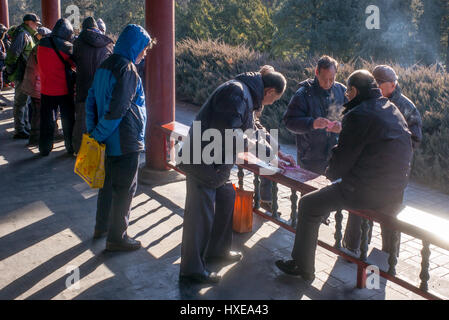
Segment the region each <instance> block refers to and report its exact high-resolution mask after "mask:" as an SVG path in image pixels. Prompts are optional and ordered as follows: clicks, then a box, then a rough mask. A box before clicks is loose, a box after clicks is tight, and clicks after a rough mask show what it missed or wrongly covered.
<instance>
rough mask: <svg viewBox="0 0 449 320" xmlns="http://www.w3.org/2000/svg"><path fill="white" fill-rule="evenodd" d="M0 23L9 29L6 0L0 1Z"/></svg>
mask: <svg viewBox="0 0 449 320" xmlns="http://www.w3.org/2000/svg"><path fill="white" fill-rule="evenodd" d="M0 23H2V24H3V25H5V26H6V27H7V28H9V10H8V0H0Z"/></svg>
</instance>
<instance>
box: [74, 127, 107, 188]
mask: <svg viewBox="0 0 449 320" xmlns="http://www.w3.org/2000/svg"><path fill="white" fill-rule="evenodd" d="M105 150H106V146H105V145H104V144H101V143H98V141H96V140H95V139H93V138H91V137H89V135H88V134H83V141H82V142H81V148H80V150H79V152H78V156H77V157H76V162H75V173H76V174H77V175H79V176H80V177H81V178H82V179H83V180H84V181H86V182H87V184H88V185H89V186H90V187H91V188H92V189H96V188H103V184H104V176H105V171H104V156H105Z"/></svg>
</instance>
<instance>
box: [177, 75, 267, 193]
mask: <svg viewBox="0 0 449 320" xmlns="http://www.w3.org/2000/svg"><path fill="white" fill-rule="evenodd" d="M263 97H264V85H263V81H262V76H261V75H260V73H258V72H249V73H245V74H241V75H239V76H237V77H236V78H235V79H234V80H230V81H228V82H225V83H224V84H222V85H220V86H219V87H218V88H217V89H216V90H215V91H214V92H213V93H212V94H211V95H210V96H209V98H208V99H207V101H206V102H205V103H204V105H203V106H202V107H201V109H200V111H199V113H198V115H197V116H196V118H195V121H201V135H202V134H203V132H204V131H205V130H207V129H212V128H213V129H217V130H218V131H220V133H221V136H222V138H223V152H222V154H223V161H222V163H221V164H215V163H214V164H204V163H203V161H202V159H201V164H194V163H193V160H194V159H193V157H194V154H193V153H194V150H193V148H194V147H193V144H194V142H193V139H194V133H193V126H192V127H191V128H190V131H189V136H190V164H181V165H179V167H180V169H182V170H184V171H185V172H186V173H187V174H190V175H192V176H193V177H194V178H196V179H197V180H198V181H199V182H201V183H202V184H204V185H206V186H208V187H210V188H218V187H220V186H221V185H223V184H224V183H225V182H226V181H227V180H228V179H229V174H230V171H231V169H232V167H233V164H226V163H225V160H226V159H225V152H224V147H225V143H224V139H225V135H224V132H225V130H226V129H241V130H242V131H245V130H247V129H250V128H254V119H253V112H254V111H255V110H260V108H261V107H262V100H263ZM209 143H210V142H203V143H202V144H201V153H202V150H203V148H204V147H205V146H206V145H208V144H209ZM232 157H233V161H234V163H235V159H236V154H233V155H232Z"/></svg>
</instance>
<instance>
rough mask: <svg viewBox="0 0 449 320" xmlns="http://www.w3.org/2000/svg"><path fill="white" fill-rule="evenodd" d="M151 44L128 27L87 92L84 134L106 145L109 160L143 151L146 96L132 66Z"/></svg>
mask: <svg viewBox="0 0 449 320" xmlns="http://www.w3.org/2000/svg"><path fill="white" fill-rule="evenodd" d="M150 41H151V38H150V36H149V35H148V33H147V32H146V31H145V29H143V28H142V27H140V26H138V25H128V26H127V27H126V28H125V29H124V30H123V32H122V33H121V34H120V37H119V39H118V40H117V44H116V46H115V48H114V53H113V54H112V55H111V56H110V57H109V58H107V59H106V60H105V61H104V62H103V63H102V64H101V65H100V67H99V68H98V70H97V71H96V73H95V77H94V80H93V84H92V87H91V88H90V89H89V93H88V96H87V100H86V126H87V131H88V132H89V133H90V134H91V135H92V137H93V138H94V139H95V140H97V141H99V142H102V143H105V144H106V154H107V155H108V156H120V155H124V154H127V153H131V152H139V151H143V150H144V149H145V125H146V108H145V93H144V89H143V86H142V80H141V79H140V77H139V74H138V72H137V69H136V66H135V64H134V63H135V62H136V58H137V56H138V55H139V53H140V52H142V50H143V49H144V48H145V47H146V46H147V45H148V44H149V43H150Z"/></svg>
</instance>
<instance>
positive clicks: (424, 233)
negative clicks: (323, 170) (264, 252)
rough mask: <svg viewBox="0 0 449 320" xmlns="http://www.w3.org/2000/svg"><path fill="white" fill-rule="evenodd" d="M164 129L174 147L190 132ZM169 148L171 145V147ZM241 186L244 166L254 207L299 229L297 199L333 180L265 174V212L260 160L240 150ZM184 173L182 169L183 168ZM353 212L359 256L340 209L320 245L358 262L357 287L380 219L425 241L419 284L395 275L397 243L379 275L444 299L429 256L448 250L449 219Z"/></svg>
mask: <svg viewBox="0 0 449 320" xmlns="http://www.w3.org/2000/svg"><path fill="white" fill-rule="evenodd" d="M160 129H161V130H162V132H163V133H164V134H165V135H166V137H167V138H168V139H171V140H172V141H170V142H169V144H168V145H170V147H173V144H174V143H176V141H178V140H179V138H180V137H181V138H185V137H187V135H188V132H189V129H190V128H189V127H188V126H186V125H183V124H181V123H178V122H171V123H167V124H164V125H162V126H161V127H160ZM169 149H170V148H169ZM238 157H239V164H238V167H239V172H238V178H239V187H240V188H243V178H244V172H243V170H248V171H251V172H253V173H254V177H255V178H254V185H255V188H254V189H255V195H254V208H253V212H254V213H256V214H258V215H259V216H261V217H263V218H265V219H267V220H269V221H272V222H274V223H276V224H278V225H279V226H281V227H283V228H285V229H286V230H289V231H291V232H293V233H295V232H296V223H297V202H298V195H297V192H299V193H300V195H304V194H307V193H309V192H312V191H315V190H318V189H321V188H323V187H325V186H327V185H329V184H330V181H329V180H327V179H326V177H324V176H320V175H318V174H315V173H313V172H310V171H307V170H304V169H299V168H298V169H295V170H287V171H286V172H285V173H275V174H273V175H268V176H263V177H264V178H266V179H269V180H271V181H272V182H273V184H272V185H273V187H272V195H273V199H272V208H271V212H263V211H261V210H260V194H259V186H260V170H261V167H260V166H258V165H257V164H254V163H251V162H250V161H248V159H249V157H250V156H249V155H248V154H239V156H238ZM167 167H169V168H172V169H175V170H177V171H179V172H181V171H180V170H179V169H178V168H176V166H175V164H174V163H171V162H170V161H167ZM181 173H182V172H181ZM278 184H281V185H284V186H286V187H288V188H290V189H291V191H292V195H291V197H290V200H291V202H292V204H291V210H292V213H291V219H290V221H289V222H287V221H283V220H281V219H280V217H279V214H278V211H277V210H278V206H277V191H278V188H277V185H278ZM349 212H350V213H352V214H356V215H358V216H361V217H362V218H363V219H362V227H361V229H362V243H361V247H360V252H361V254H360V257H354V256H352V255H350V254H348V253H346V252H345V251H343V250H342V247H341V240H342V226H341V221H342V219H343V216H342V215H341V213H338V212H337V213H336V216H335V220H336V234H335V240H336V242H335V244H333V245H330V244H328V243H326V242H323V241H321V240H318V245H319V246H321V247H323V248H325V249H327V250H329V251H331V252H333V253H335V254H336V255H338V256H341V257H342V258H344V259H346V260H348V261H351V262H353V263H355V264H357V287H358V288H365V287H366V278H367V274H366V272H367V268H368V267H369V266H370V265H369V263H367V261H366V260H367V251H368V233H369V222H370V221H371V222H377V223H381V224H384V225H387V226H388V227H389V229H391V230H395V232H394V235H393V238H394V239H393V240H395V241H399V233H405V234H407V235H409V236H411V237H414V238H417V239H421V240H422V241H423V249H422V251H421V255H422V263H421V267H422V270H421V273H420V279H421V283H420V285H419V287H417V286H415V285H413V284H411V283H409V282H407V281H405V280H403V279H401V278H398V277H397V276H396V269H395V268H396V264H397V252H395V248H397V246H396V245H392V246H391V247H392V248H393V251H392V252H390V256H389V259H388V263H389V270H386V271H385V270H380V275H381V276H382V277H384V278H385V279H387V280H390V281H392V282H394V283H396V284H398V285H400V286H402V287H404V288H406V289H408V290H410V291H412V292H414V293H416V294H419V295H421V296H422V297H424V298H427V299H432V300H433V299H441V297H439V296H437V295H436V294H432V293H430V292H429V291H428V284H427V283H428V280H429V278H430V277H429V271H428V269H429V257H430V254H431V252H430V244H432V245H435V246H437V247H440V248H443V249H445V250H449V220H445V219H442V218H438V217H435V216H433V215H432V214H430V213H427V212H424V211H421V210H417V209H415V208H412V207H405V208H404V209H403V210H402V211H401V212H400V213H399V214H398V216H397V217H392V216H387V215H384V214H381V213H379V212H375V211H370V210H361V211H354V210H350V211H349Z"/></svg>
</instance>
